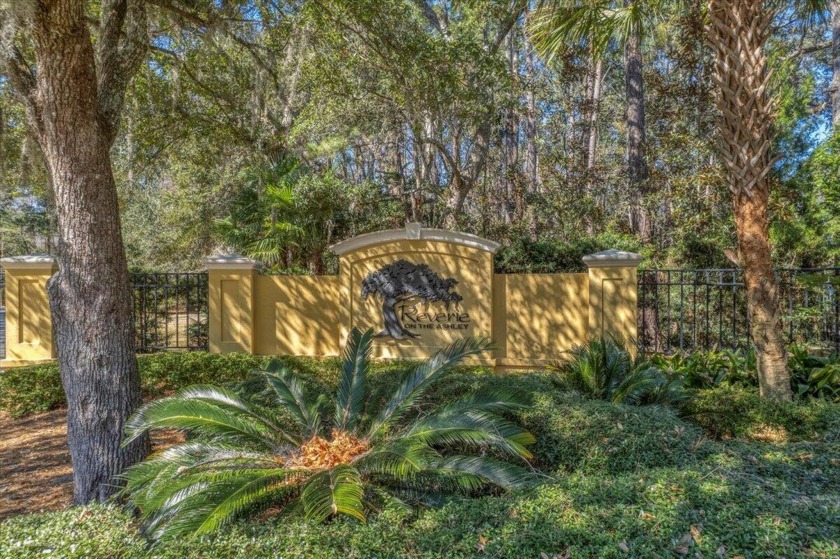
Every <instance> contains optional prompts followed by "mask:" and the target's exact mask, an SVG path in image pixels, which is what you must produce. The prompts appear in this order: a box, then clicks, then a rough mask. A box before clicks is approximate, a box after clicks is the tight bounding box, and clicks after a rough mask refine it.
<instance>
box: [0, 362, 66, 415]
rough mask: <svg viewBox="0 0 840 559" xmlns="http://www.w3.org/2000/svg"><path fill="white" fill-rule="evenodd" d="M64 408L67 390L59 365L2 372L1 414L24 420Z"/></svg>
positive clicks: (0, 379)
mask: <svg viewBox="0 0 840 559" xmlns="http://www.w3.org/2000/svg"><path fill="white" fill-rule="evenodd" d="M62 405H64V390H63V389H62V387H61V377H60V376H59V374H58V365H57V364H52V363H50V364H47V365H35V366H32V367H18V368H15V369H8V370H5V371H2V372H0V412H8V413H10V414H11V415H12V416H13V417H21V416H24V415H30V414H33V413H40V412H45V411H49V410H51V409H55V408H58V407H61V406H62Z"/></svg>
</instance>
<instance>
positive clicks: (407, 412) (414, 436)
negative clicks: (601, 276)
mask: <svg viewBox="0 0 840 559" xmlns="http://www.w3.org/2000/svg"><path fill="white" fill-rule="evenodd" d="M372 340H373V331H372V330H368V331H367V332H365V333H361V332H359V331H358V330H355V329H354V331H353V332H352V333H351V335H350V339H349V341H348V344H347V348H346V350H345V354H344V360H343V363H342V372H341V377H340V382H339V386H338V391H337V393H336V395H335V398H334V400H333V401H332V402H331V403H329V402H328V399H327V398H326V397H324V396H321V397H319V398H311V397H309V396H308V395H307V394H306V392H305V391H304V389H303V387H302V381H301V379H300V378H298V376H297V375H296V374H295V373H294V372H293V371H291V370H289V369H288V368H286V367H285V366H284V365H283V364H281V363H280V362H279V361H273V362H272V363H271V364H270V365H269V366H268V368H267V370H266V371H264V372H262V375H263V377H264V381H265V385H264V386H265V391H264V393H262V395H261V396H262V397H264V398H268V400H269V401H270V405H265V404H264V403H263V404H260V403H257V402H258V400H259V399H258V398H254V397H252V398H242V397H240V396H238V395H236V394H235V393H233V392H231V391H228V390H224V389H220V388H215V387H211V386H194V387H191V388H187V389H185V390H183V391H181V392H180V393H178V394H176V395H174V396H172V397H169V398H164V399H161V400H158V401H155V402H151V403H149V404H146V405H145V406H143V407H142V408H141V409H140V410H138V411H137V413H136V414H135V415H134V416H133V417H132V418H131V420H130V421H129V423H128V424H127V427H126V434H127V438H126V444H128V443H129V442H131V441H132V440H134V439H135V438H137V437H138V436H141V435H142V434H143V433H145V432H146V431H148V430H149V429H157V428H177V429H182V430H184V431H187V432H189V433H191V434H193V435H194V438H193V439H192V440H190V441H189V442H186V443H183V444H179V445H177V446H174V447H171V448H169V449H166V450H164V451H162V452H161V453H159V454H158V455H156V456H153V457H152V458H150V459H149V460H147V461H146V462H143V463H141V464H138V465H137V466H135V467H133V468H131V469H129V470H128V471H127V472H126V473H125V476H124V477H125V479H126V481H127V485H126V488H125V493H126V494H127V495H128V496H129V498H130V500H131V502H132V503H133V504H134V505H136V506H137V508H138V509H139V510H140V513H141V515H142V517H143V519H144V520H145V521H146V524H145V526H146V531H147V534H148V535H149V536H150V537H151V538H153V539H156V540H157V539H161V538H167V537H176V536H183V535H192V534H203V533H207V532H211V531H213V530H216V529H217V528H219V527H220V526H222V525H224V524H225V523H227V522H229V521H230V520H232V519H233V518H234V517H236V516H237V515H240V514H242V513H245V512H247V511H253V510H255V509H256V508H257V507H258V506H259V505H266V504H276V505H279V506H283V507H289V508H290V509H291V510H295V509H296V510H299V511H300V512H302V513H303V514H304V515H305V516H306V517H308V518H310V519H313V520H315V521H322V520H324V519H327V518H329V517H331V516H334V515H340V514H343V515H349V516H352V517H355V518H357V519H359V520H362V521H363V520H364V519H365V512H366V509H367V507H368V505H370V504H371V503H375V502H377V500H380V501H381V500H382V499H385V498H397V499H400V500H402V501H403V502H413V501H416V500H422V499H423V498H425V497H432V496H434V495H435V494H440V493H443V492H447V491H453V490H459V489H462V490H464V489H465V490H472V489H476V488H478V487H480V486H482V485H484V484H488V483H489V484H494V485H497V486H500V487H503V488H516V487H520V486H523V485H524V484H526V483H528V481H529V480H530V478H531V475H530V473H529V471H528V470H527V469H525V468H523V467H521V466H519V465H515V464H512V463H511V462H508V461H505V460H503V459H502V458H503V457H504V456H508V457H512V458H516V459H519V460H523V459H527V458H529V457H530V456H531V454H530V452H529V451H528V449H527V446H528V445H529V444H531V443H532V442H533V441H534V438H533V437H532V436H531V434H530V433H528V432H527V431H526V430H524V429H522V428H521V427H519V426H518V425H516V424H515V423H514V422H511V421H509V420H508V419H505V418H504V417H502V416H501V415H499V414H500V412H505V411H509V410H512V409H515V408H517V407H520V406H521V405H523V402H522V401H521V400H520V398H519V397H518V396H517V395H516V394H514V393H512V392H510V391H508V390H504V389H479V390H477V391H475V392H472V393H469V394H465V395H462V396H460V397H459V398H457V399H455V400H453V401H451V402H446V403H443V404H441V405H440V406H439V407H436V408H433V409H430V410H424V411H422V412H421V411H419V409H418V404H419V403H420V402H421V400H422V398H423V396H424V394H425V393H426V391H427V390H428V389H429V387H430V386H432V385H433V384H434V383H436V382H437V381H439V380H440V379H441V378H443V377H444V376H445V375H446V373H447V372H449V371H451V370H452V368H453V367H454V366H456V365H457V364H458V363H460V362H461V361H462V360H463V359H464V358H465V357H467V356H469V355H475V354H478V353H480V352H482V351H484V350H485V349H486V348H487V347H488V343H487V341H486V340H479V339H464V340H461V341H458V342H455V343H453V344H452V345H450V346H448V347H446V348H444V349H442V350H440V351H439V352H438V353H436V354H435V355H434V356H433V357H431V358H430V359H429V360H427V361H425V362H424V363H422V364H420V365H418V366H417V367H416V368H415V369H414V370H412V371H410V372H409V374H407V376H406V377H405V379H404V380H403V381H402V382H401V383H400V384H399V386H398V388H397V389H396V391H395V392H394V393H393V394H392V395H391V396H390V398H386V400H385V403H384V405H382V406H374V405H372V404H371V399H370V394H371V390H370V386H369V383H368V380H367V375H368V369H369V363H370V361H369V356H370V351H371V344H372ZM260 401H262V400H260Z"/></svg>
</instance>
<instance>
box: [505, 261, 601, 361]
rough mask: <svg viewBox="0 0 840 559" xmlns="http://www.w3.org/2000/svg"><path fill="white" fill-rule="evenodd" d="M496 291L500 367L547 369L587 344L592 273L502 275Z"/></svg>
mask: <svg viewBox="0 0 840 559" xmlns="http://www.w3.org/2000/svg"><path fill="white" fill-rule="evenodd" d="M493 292H494V299H493V325H494V332H493V339H494V340H495V342H496V344H495V345H496V348H497V350H496V360H497V361H496V364H497V365H498V366H500V367H512V368H517V367H533V366H535V365H546V364H549V363H552V362H554V361H558V360H561V359H563V357H564V354H563V352H564V351H566V350H568V349H569V348H571V347H572V346H574V345H576V344H580V343H583V342H584V341H586V338H587V335H588V331H589V276H588V275H587V274H497V275H496V276H495V277H494V278H493Z"/></svg>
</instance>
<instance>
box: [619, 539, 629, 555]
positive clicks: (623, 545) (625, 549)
mask: <svg viewBox="0 0 840 559" xmlns="http://www.w3.org/2000/svg"><path fill="white" fill-rule="evenodd" d="M618 549H620V550H621V551H623V552H624V553H627V552H628V551H630V546H628V545H627V540H621V543H620V544H618Z"/></svg>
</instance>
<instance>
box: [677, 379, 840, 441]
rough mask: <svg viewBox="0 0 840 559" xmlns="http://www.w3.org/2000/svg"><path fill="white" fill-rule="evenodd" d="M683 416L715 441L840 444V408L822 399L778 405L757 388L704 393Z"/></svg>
mask: <svg viewBox="0 0 840 559" xmlns="http://www.w3.org/2000/svg"><path fill="white" fill-rule="evenodd" d="M683 413H684V414H685V416H686V417H687V418H689V419H691V421H693V422H695V423H697V424H698V425H700V426H701V427H702V428H703V429H704V430H705V431H706V433H708V434H709V435H710V436H712V437H715V438H731V437H735V438H760V439H761V438H763V439H769V440H782V441H788V440H790V441H800V440H826V441H834V442H838V441H840V407H838V406H837V405H836V404H833V403H830V402H827V401H826V400H821V399H812V400H806V401H803V402H777V401H773V400H767V399H764V398H761V397H760V396H759V395H758V391H757V390H755V389H753V388H742V387H734V386H719V387H716V388H712V389H709V390H700V391H698V392H697V393H696V394H695V396H694V397H693V398H692V399H691V400H688V401H687V402H685V403H684V404H683Z"/></svg>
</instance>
